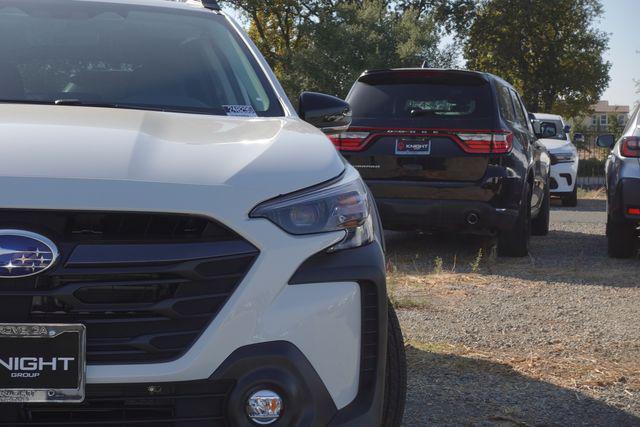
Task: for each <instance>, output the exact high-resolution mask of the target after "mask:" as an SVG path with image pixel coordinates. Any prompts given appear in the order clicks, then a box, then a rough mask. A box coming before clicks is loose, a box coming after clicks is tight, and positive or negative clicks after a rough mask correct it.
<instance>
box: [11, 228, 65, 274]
mask: <svg viewBox="0 0 640 427" xmlns="http://www.w3.org/2000/svg"><path fill="white" fill-rule="evenodd" d="M57 259H58V248H57V247H56V245H55V244H54V243H53V242H52V241H51V240H49V239H47V238H46V237H44V236H41V235H39V234H36V233H32V232H30V231H22V230H0V278H4V279H17V278H20V277H28V276H33V275H34V274H38V273H42V272H43V271H45V270H47V269H49V268H50V267H51V266H53V264H54V263H55V262H56V260H57Z"/></svg>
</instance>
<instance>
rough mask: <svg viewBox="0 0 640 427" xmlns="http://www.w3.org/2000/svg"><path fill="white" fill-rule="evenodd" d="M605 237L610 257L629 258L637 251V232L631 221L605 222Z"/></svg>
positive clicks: (610, 220)
mask: <svg viewBox="0 0 640 427" xmlns="http://www.w3.org/2000/svg"><path fill="white" fill-rule="evenodd" d="M607 238H608V246H609V256H610V257H611V258H631V257H633V256H635V255H636V253H637V251H638V233H637V230H636V227H635V225H634V224H633V223H629V222H623V221H613V220H612V219H611V218H609V220H608V222H607Z"/></svg>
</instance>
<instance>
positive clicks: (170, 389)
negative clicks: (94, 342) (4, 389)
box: [0, 381, 234, 427]
mask: <svg viewBox="0 0 640 427" xmlns="http://www.w3.org/2000/svg"><path fill="white" fill-rule="evenodd" d="M233 386H234V383H233V381H193V382H184V383H166V384H128V385H88V386H87V398H86V400H85V402H84V403H82V404H78V405H37V404H28V405H5V407H4V409H3V411H2V413H3V415H2V417H0V426H21V425H28V426H43V427H44V426H86V425H98V426H101V427H104V426H108V427H116V426H140V425H148V426H154V427H205V426H206V427H218V426H226V425H227V423H226V422H225V419H226V418H227V417H226V411H227V402H228V398H229V394H230V393H231V390H232V389H233Z"/></svg>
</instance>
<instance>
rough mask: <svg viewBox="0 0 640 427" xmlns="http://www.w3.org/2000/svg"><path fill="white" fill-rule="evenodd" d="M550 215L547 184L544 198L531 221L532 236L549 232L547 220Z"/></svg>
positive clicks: (549, 198) (549, 196)
mask: <svg viewBox="0 0 640 427" xmlns="http://www.w3.org/2000/svg"><path fill="white" fill-rule="evenodd" d="M550 217H551V194H550V193H549V186H548V185H547V189H546V190H545V192H544V200H543V201H542V206H540V212H539V213H538V216H537V217H536V218H535V219H534V220H533V221H531V234H532V235H534V236H546V235H547V234H549V221H550Z"/></svg>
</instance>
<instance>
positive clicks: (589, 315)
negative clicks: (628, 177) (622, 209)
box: [388, 199, 640, 426]
mask: <svg viewBox="0 0 640 427" xmlns="http://www.w3.org/2000/svg"><path fill="white" fill-rule="evenodd" d="M605 218H606V216H605V214H604V202H603V201H602V200H598V199H594V200H587V201H584V200H581V203H580V207H579V208H578V209H565V208H559V207H554V211H553V212H552V231H551V233H550V235H549V236H547V237H541V238H534V240H533V242H532V254H531V257H529V258H524V259H502V258H497V257H495V256H494V255H493V253H494V252H492V245H493V243H492V242H491V241H487V240H485V239H479V238H473V237H446V236H440V237H437V236H436V237H434V236H419V235H415V234H413V235H412V234H390V235H389V238H388V249H389V257H388V259H389V288H390V293H391V295H392V300H393V302H394V304H395V305H396V306H397V307H398V308H399V315H400V320H401V323H402V326H403V332H404V334H405V337H406V339H407V341H408V342H409V355H410V356H409V357H410V369H411V375H410V382H411V384H410V391H409V394H410V398H409V405H408V411H407V421H406V424H407V425H418V424H416V423H420V424H419V425H461V424H462V425H503V424H504V425H514V424H515V425H602V426H605V425H607V426H608V425H638V426H640V322H639V321H638V319H639V318H640V287H639V285H640V261H638V260H637V259H636V260H611V259H609V258H608V257H607V254H606V238H605V236H604V230H605V224H604V221H605ZM479 254H481V255H482V256H480V260H479V261H478V258H479V256H478V255H479ZM429 364H435V365H429ZM438 366H439V368H438ZM438 369H440V370H438ZM487 381H488V383H483V382H487ZM442 388H444V390H446V391H443V390H442ZM488 388H490V390H489V389H488ZM427 391H429V393H426V392H427ZM425 393H426V394H425ZM434 395H435V396H436V398H435V402H432V400H433V399H432V398H430V397H429V396H432V397H433V396H434ZM447 396H449V398H450V399H453V400H454V401H453V402H448V401H447V402H445V398H446V397H447ZM460 399H461V400H460ZM455 400H457V402H458V404H457V405H456V404H455ZM429 402H431V403H429ZM436 405H438V407H436ZM545 405H546V406H545ZM440 406H444V407H445V410H441V408H440ZM447 408H448V410H446V409H447ZM453 408H455V410H454V409H453Z"/></svg>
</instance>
